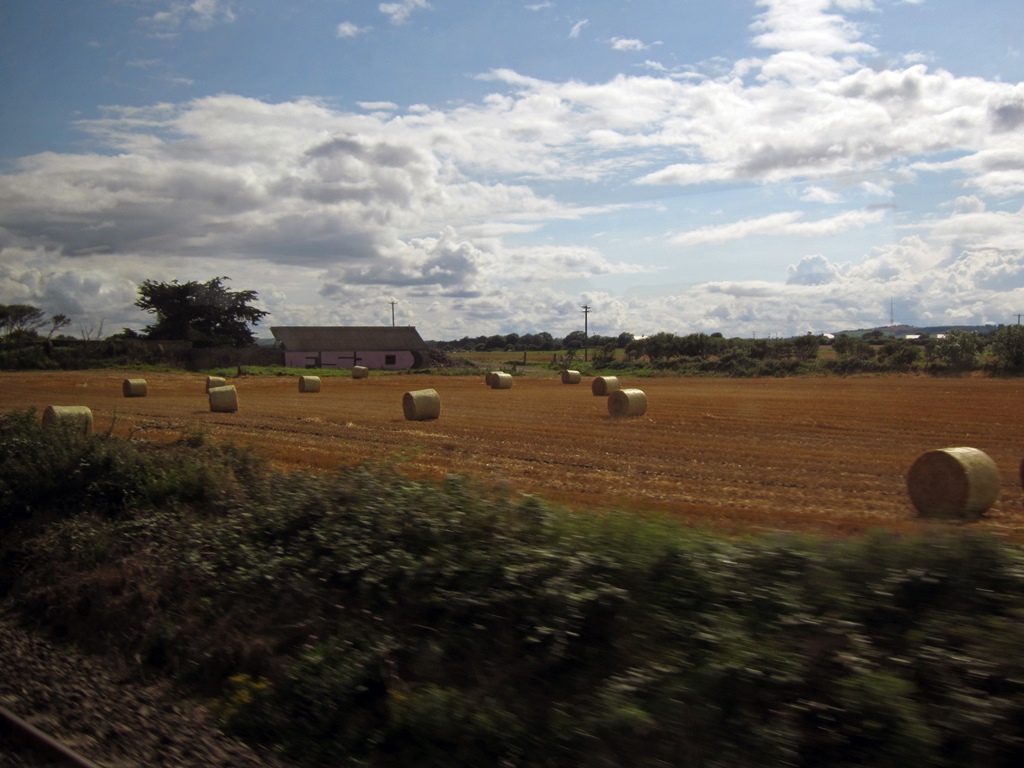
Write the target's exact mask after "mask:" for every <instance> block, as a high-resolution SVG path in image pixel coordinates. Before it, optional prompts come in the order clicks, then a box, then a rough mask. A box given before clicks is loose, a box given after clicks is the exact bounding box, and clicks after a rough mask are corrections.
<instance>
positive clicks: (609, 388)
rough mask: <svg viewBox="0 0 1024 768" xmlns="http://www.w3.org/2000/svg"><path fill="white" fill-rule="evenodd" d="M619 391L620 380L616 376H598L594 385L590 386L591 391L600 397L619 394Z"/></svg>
mask: <svg viewBox="0 0 1024 768" xmlns="http://www.w3.org/2000/svg"><path fill="white" fill-rule="evenodd" d="M619 389H620V387H619V380H618V378H617V377H615V376H598V377H597V378H596V379H594V383H593V384H591V385H590V391H591V392H593V393H594V394H595V395H596V396H598V397H604V396H606V395H610V394H611V393H612V392H618V391H619Z"/></svg>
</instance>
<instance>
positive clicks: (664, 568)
mask: <svg viewBox="0 0 1024 768" xmlns="http://www.w3.org/2000/svg"><path fill="white" fill-rule="evenodd" d="M0 542H2V544H0V547H2V549H0V573H2V574H3V577H2V578H0V590H2V592H3V593H4V594H5V595H6V596H7V597H8V599H9V600H11V601H12V602H13V604H14V605H16V606H18V607H20V608H21V609H22V610H23V611H24V613H25V615H26V616H27V617H37V618H38V619H39V620H40V621H44V622H46V623H48V624H49V625H51V626H52V627H53V629H54V630H55V631H58V632H60V633H62V634H65V635H69V636H72V637H75V638H77V639H78V640H79V641H80V642H83V643H86V644H94V645H95V646H97V647H100V646H103V647H108V648H109V647H114V648H117V649H119V651H120V652H122V653H124V654H125V655H126V657H127V658H137V659H139V660H141V661H142V663H144V664H145V665H146V666H147V667H148V668H150V669H154V670H156V669H159V670H163V671H165V672H167V673H169V674H172V675H174V676H175V677H176V678H177V679H178V680H179V681H181V683H182V684H184V685H189V686H192V687H193V689H195V690H201V691H204V692H205V693H206V694H207V695H208V696H209V697H210V698H211V701H212V702H213V704H212V706H213V707H214V710H215V711H216V713H217V714H218V716H219V717H221V718H222V720H223V722H224V723H225V726H226V727H228V728H230V729H232V730H234V731H236V732H238V733H240V734H243V735H246V736H247V737H249V738H251V739H258V740H263V741H267V742H271V743H275V744H278V745H280V746H281V747H282V748H283V749H285V750H286V751H287V753H288V754H290V755H291V756H292V757H294V758H295V759H296V760H299V761H301V762H303V763H305V764H309V765H328V764H329V765H352V766H359V765H367V766H369V765H373V766H389V765H394V766H406V765H422V766H442V765H443V766H462V765H466V766H469V765H473V766H477V765H505V766H517V765H524V766H525V765H529V766H596V765H606V766H618V765H621V766H661V765H692V766H750V765H757V766H807V767H808V768H810V767H811V766H814V767H815V768H820V767H822V766H853V765H864V766H889V765H892V766H916V765H921V766H958V768H959V767H961V766H986V768H987V767H989V766H1010V765H1017V764H1018V759H1019V757H1020V755H1021V754H1022V750H1024V741H1022V737H1024V659H1022V657H1021V655H1020V648H1021V647H1022V642H1024V557H1022V553H1021V552H1020V550H1019V549H1018V548H1016V547H1014V546H1010V545H1008V544H1005V543H1000V542H999V541H997V540H995V539H993V538H989V537H983V536H977V535H969V534H967V535H965V534H962V533H960V534H955V535H936V536H934V537H929V538H914V539H900V538H895V537H892V536H887V535H884V534H879V535H877V536H873V537H870V538H868V539H865V540H844V541H834V540H819V539H813V538H796V537H791V536H783V535H779V536H770V537H758V538H749V539H739V540H726V539H722V538H716V537H714V536H711V535H709V534H703V533H700V532H695V531H691V530H686V529H683V528H681V527H679V526H676V525H674V524H672V523H671V522H667V521H657V520H650V519H641V518H638V517H634V516H630V515H626V514H611V515H605V516H601V517H588V516H585V515H580V514H569V513H566V512H562V511H560V510H557V509H553V508H551V507H549V506H547V505H545V504H543V503H541V502H540V501H538V500H537V499H535V498H530V497H515V498H507V497H502V496H495V495H492V494H489V493H487V492H485V491H484V490H482V489H479V488H475V487H474V486H473V485H472V484H471V483H469V482H468V481H467V480H465V479H461V478H456V477H452V478H449V480H448V481H446V482H445V483H443V484H441V485H439V486H438V485H432V484H428V483H420V482H412V481H410V480H409V479H407V478H405V477H403V476H402V475H401V474H400V473H399V472H398V471H397V470H396V469H394V468H373V467H366V466H364V467H357V468H353V469H348V470H344V471H342V472H340V473H338V474H335V475H332V476H310V475H304V474H278V473H275V472H273V471H272V470H271V469H269V468H268V467H267V466H264V465H263V464H261V463H260V462H259V461H257V460H255V459H254V458H253V456H252V455H251V454H250V453H249V452H248V451H246V450H242V449H238V448H234V447H231V446H220V445H215V444H212V443H210V442H209V441H208V440H206V439H204V438H203V436H202V435H190V436H188V437H187V438H185V439H183V440H181V441H180V442H178V443H175V444H170V445H155V444H150V443H146V442H130V441H125V440H118V439H114V438H111V437H108V436H104V435H99V436H94V437H91V438H81V437H77V436H76V435H74V434H72V433H67V432H61V431H59V430H57V431H52V430H44V429H42V428H41V427H40V426H39V424H38V419H37V418H36V416H35V414H33V413H31V412H23V413H10V414H7V415H5V416H3V417H2V418H0Z"/></svg>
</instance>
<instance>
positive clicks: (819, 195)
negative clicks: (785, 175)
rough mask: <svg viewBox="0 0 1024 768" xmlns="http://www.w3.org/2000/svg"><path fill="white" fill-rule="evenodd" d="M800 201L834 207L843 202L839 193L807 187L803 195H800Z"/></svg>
mask: <svg viewBox="0 0 1024 768" xmlns="http://www.w3.org/2000/svg"><path fill="white" fill-rule="evenodd" d="M800 199H801V200H803V201H804V202H805V203H825V204H826V205H835V204H837V203H841V202H843V196H842V195H840V194H839V193H837V192H835V191H833V190H830V189H824V188H823V187H813V186H812V187H808V188H807V189H805V190H804V192H803V194H802V195H800Z"/></svg>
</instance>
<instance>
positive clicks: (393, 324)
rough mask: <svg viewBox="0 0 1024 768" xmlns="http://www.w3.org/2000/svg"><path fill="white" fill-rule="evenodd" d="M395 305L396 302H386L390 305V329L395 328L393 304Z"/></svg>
mask: <svg viewBox="0 0 1024 768" xmlns="http://www.w3.org/2000/svg"><path fill="white" fill-rule="evenodd" d="M397 303H398V302H397V301H389V302H388V304H390V305H391V327H392V328H394V327H395V304H397Z"/></svg>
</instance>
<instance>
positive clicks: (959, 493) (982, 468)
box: [907, 448, 999, 518]
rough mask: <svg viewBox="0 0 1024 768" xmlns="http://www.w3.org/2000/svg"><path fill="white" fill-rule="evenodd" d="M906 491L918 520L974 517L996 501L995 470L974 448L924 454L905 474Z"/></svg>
mask: <svg viewBox="0 0 1024 768" xmlns="http://www.w3.org/2000/svg"><path fill="white" fill-rule="evenodd" d="M907 490H908V491H910V500H911V502H913V504H914V507H915V508H916V509H917V511H918V514H920V515H921V516H922V517H939V518H964V517H978V516H980V515H983V514H984V513H985V512H987V511H988V510H989V508H990V507H991V506H992V505H993V504H995V503H996V499H998V498H999V468H998V467H997V466H996V463H995V462H994V461H992V459H991V458H989V456H988V455H987V454H985V453H984V452H983V451H979V450H978V449H977V448H941V449H939V450H934V451H926V452H925V453H922V454H921V455H920V456H918V457H917V460H916V461H914V464H913V465H912V466H911V467H910V471H909V472H908V473H907Z"/></svg>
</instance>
